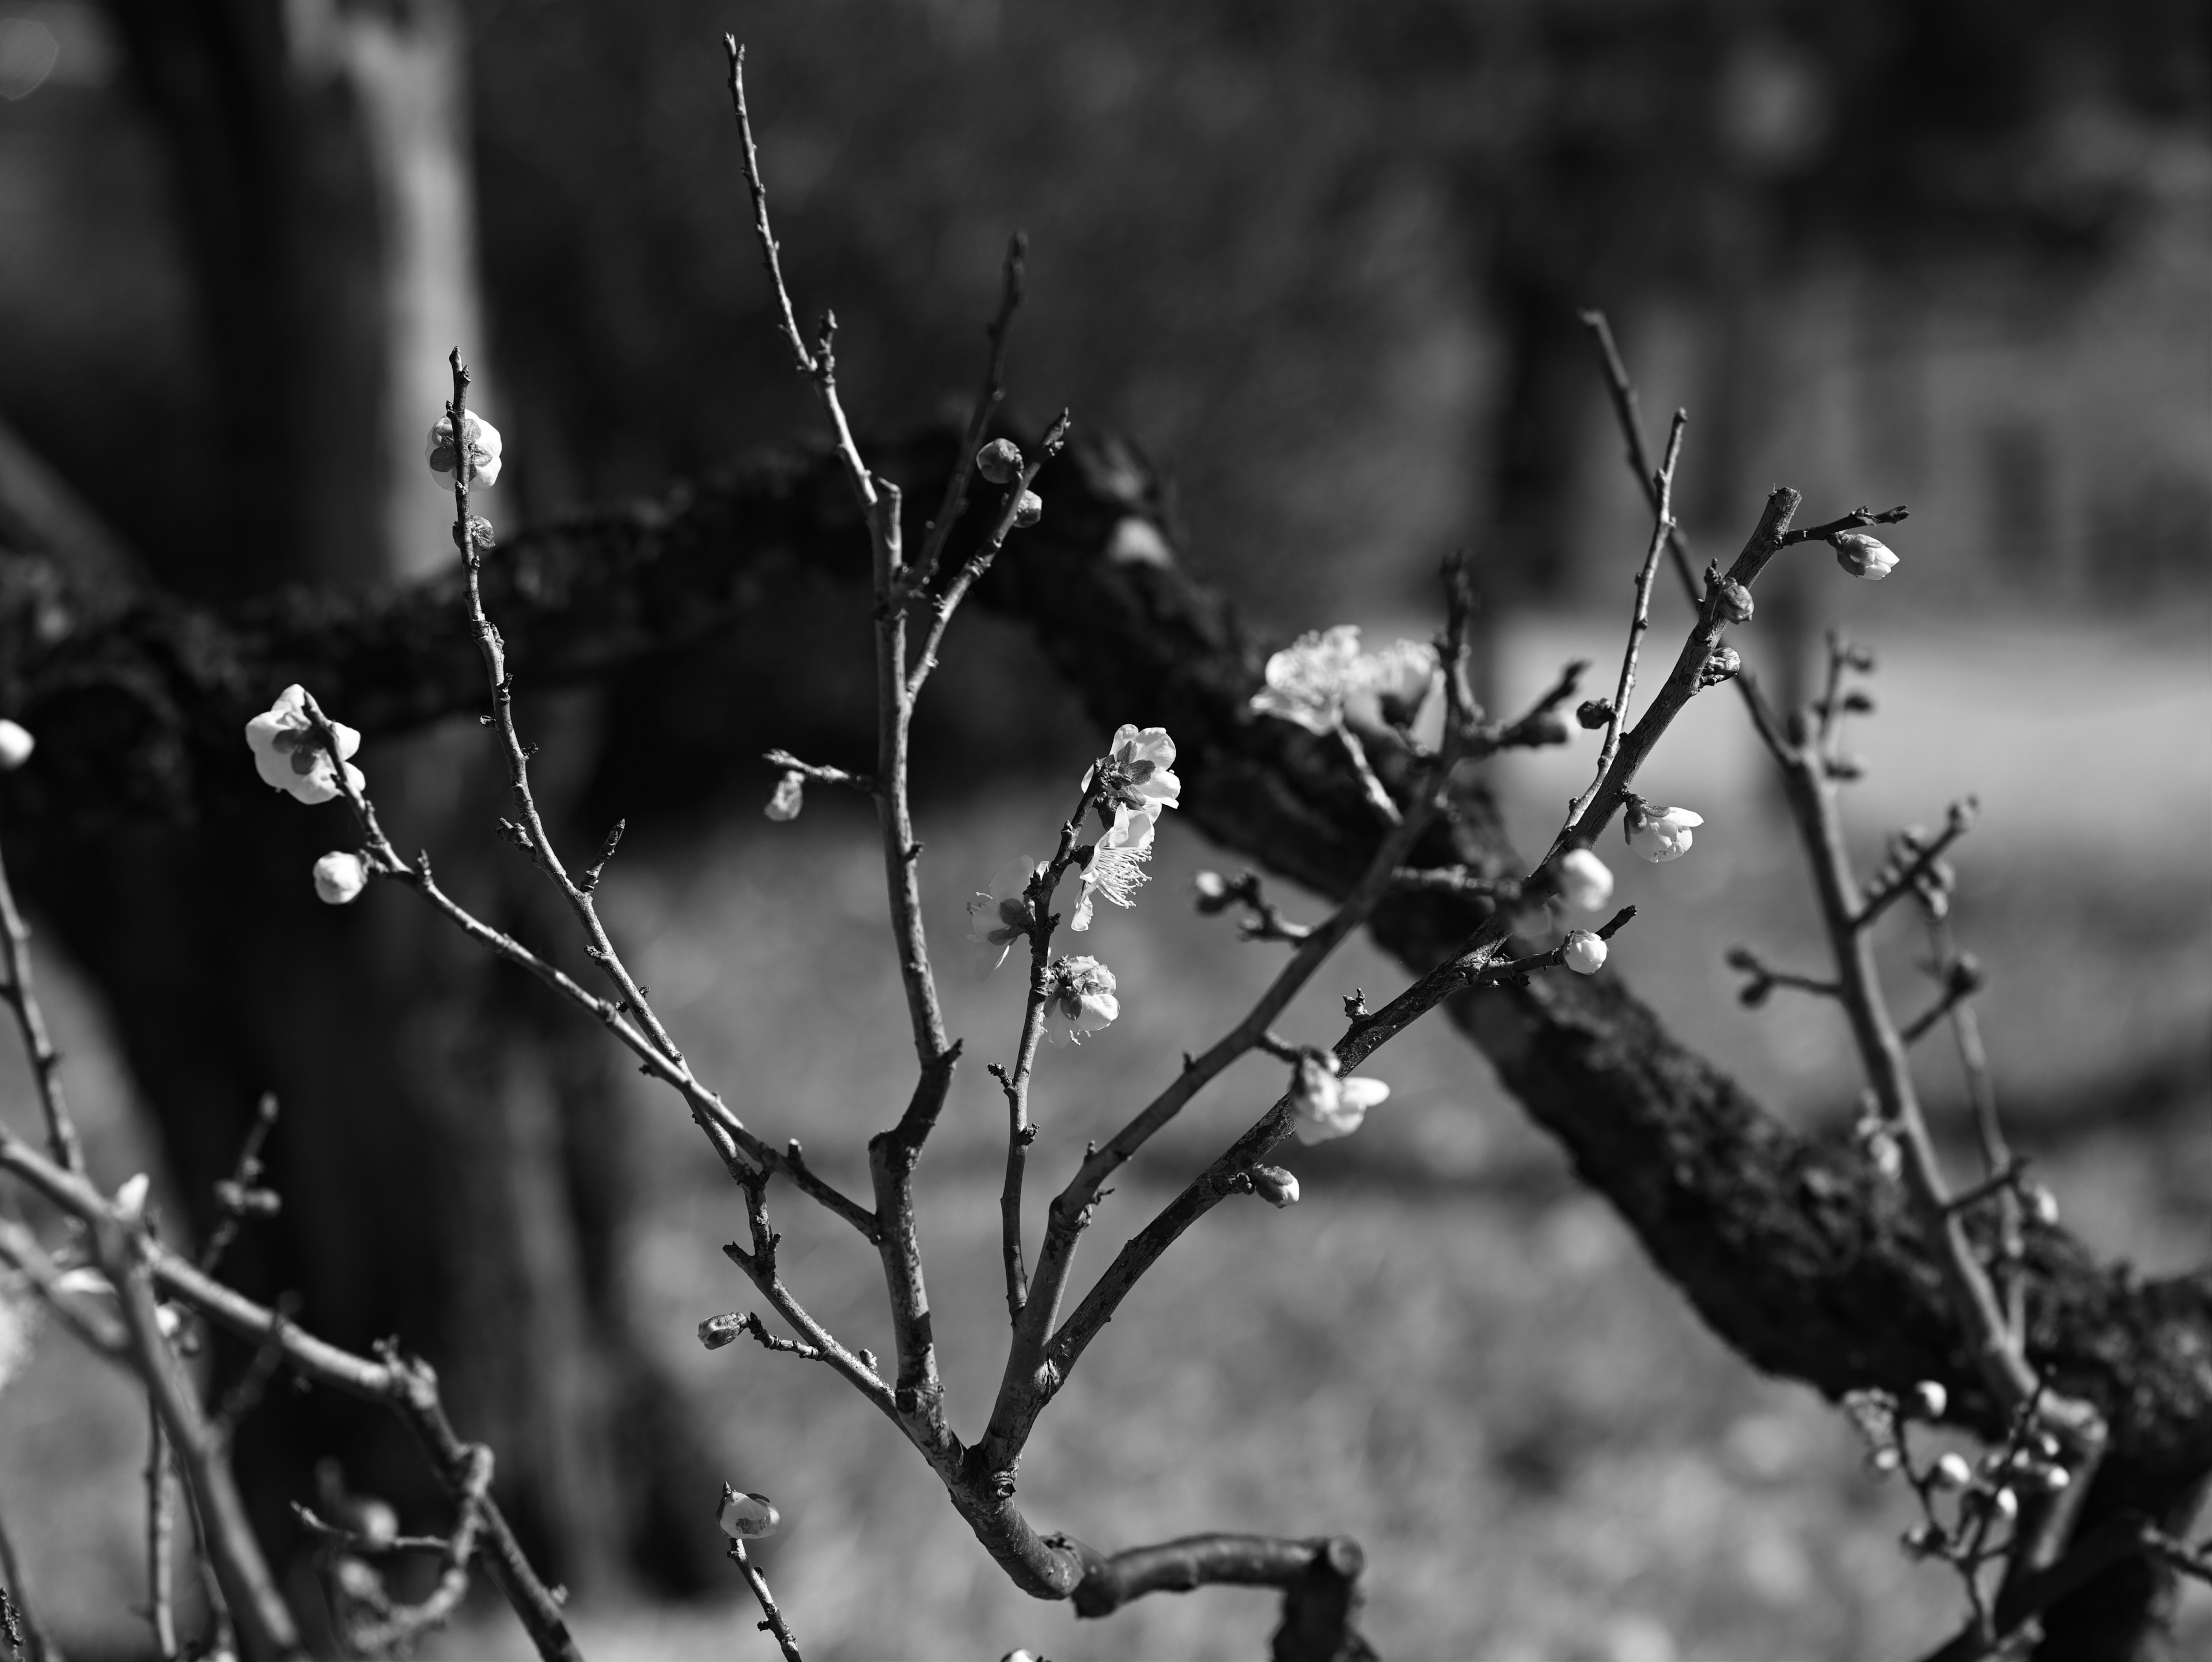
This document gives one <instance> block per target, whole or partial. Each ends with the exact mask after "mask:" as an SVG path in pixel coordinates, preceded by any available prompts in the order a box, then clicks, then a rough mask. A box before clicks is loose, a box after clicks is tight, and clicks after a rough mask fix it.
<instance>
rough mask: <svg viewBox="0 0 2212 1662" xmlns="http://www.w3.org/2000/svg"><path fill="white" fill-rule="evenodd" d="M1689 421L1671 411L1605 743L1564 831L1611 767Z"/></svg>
mask: <svg viewBox="0 0 2212 1662" xmlns="http://www.w3.org/2000/svg"><path fill="white" fill-rule="evenodd" d="M1689 419H1690V418H1689V417H1688V416H1687V415H1686V413H1685V412H1683V411H1680V410H1677V411H1675V412H1674V424H1673V425H1672V426H1671V427H1669V428H1668V430H1667V456H1666V460H1664V461H1662V462H1661V463H1660V465H1659V472H1657V473H1656V474H1655V475H1654V476H1653V479H1652V495H1653V496H1654V498H1655V505H1654V507H1653V509H1652V515H1653V517H1652V524H1651V542H1650V547H1649V548H1648V549H1647V550H1646V551H1645V552H1644V563H1643V564H1642V565H1641V566H1639V567H1638V569H1637V573H1636V606H1635V608H1634V610H1633V611H1632V612H1630V613H1629V618H1628V642H1627V644H1626V646H1624V647H1623V648H1621V654H1620V685H1619V686H1618V688H1617V689H1616V690H1615V691H1614V693H1613V708H1612V710H1611V713H1610V714H1609V715H1607V717H1606V723H1605V742H1604V743H1603V744H1601V746H1599V747H1598V752H1597V771H1596V773H1595V776H1593V777H1592V778H1591V780H1590V782H1589V789H1587V790H1585V791H1584V792H1583V794H1581V795H1580V796H1578V797H1577V798H1576V799H1575V805H1574V807H1573V808H1572V809H1571V810H1570V811H1569V813H1568V814H1567V827H1568V830H1569V831H1572V830H1573V828H1574V827H1575V826H1576V825H1578V824H1579V823H1580V822H1581V820H1582V817H1583V810H1584V809H1586V808H1588V807H1589V805H1590V801H1591V799H1592V798H1593V797H1595V795H1596V794H1597V793H1598V788H1599V787H1600V786H1601V785H1603V784H1604V783H1605V776H1606V774H1607V771H1608V770H1611V768H1612V766H1613V758H1614V757H1616V756H1618V755H1619V754H1620V734H1621V730H1622V728H1624V727H1626V724H1627V721H1628V711H1629V708H1630V705H1631V703H1632V700H1633V699H1634V697H1635V696H1636V658H1637V654H1638V650H1639V649H1640V648H1641V647H1642V646H1643V644H1644V631H1645V630H1648V629H1649V628H1650V627H1651V580H1652V578H1653V577H1655V576H1656V575H1658V570H1659V552H1660V551H1661V550H1662V549H1663V548H1664V547H1666V545H1667V533H1668V532H1669V531H1670V530H1672V529H1673V528H1674V465H1675V463H1677V462H1678V461H1680V460H1681V455H1682V429H1684V428H1685V427H1686V426H1687V425H1688V424H1689Z"/></svg>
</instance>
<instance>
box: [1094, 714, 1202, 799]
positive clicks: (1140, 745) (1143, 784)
mask: <svg viewBox="0 0 2212 1662" xmlns="http://www.w3.org/2000/svg"><path fill="white" fill-rule="evenodd" d="M1175 759H1176V744H1175V740H1172V739H1170V738H1169V737H1168V730H1167V729H1166V728H1138V727H1135V726H1133V725H1132V724H1131V723H1129V722H1127V721H1124V722H1123V723H1122V724H1121V726H1120V727H1118V728H1115V730H1114V742H1113V743H1112V744H1111V745H1110V746H1108V747H1107V755H1106V761H1105V766H1104V770H1103V776H1101V777H1100V778H1099V779H1098V780H1097V785H1098V797H1099V800H1100V801H1102V802H1103V803H1105V804H1106V806H1107V807H1121V808H1134V809H1135V810H1137V812H1139V813H1149V814H1151V815H1152V817H1153V818H1154V819H1158V817H1159V813H1160V810H1161V809H1163V808H1172V807H1176V806H1178V803H1179V799H1180V798H1181V797H1182V780H1180V779H1178V778H1176V776H1175Z"/></svg>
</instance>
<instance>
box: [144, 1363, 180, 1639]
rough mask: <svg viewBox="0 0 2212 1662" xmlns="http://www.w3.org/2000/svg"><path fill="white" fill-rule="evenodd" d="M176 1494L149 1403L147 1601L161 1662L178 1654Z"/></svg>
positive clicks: (164, 1441) (156, 1414)
mask: <svg viewBox="0 0 2212 1662" xmlns="http://www.w3.org/2000/svg"><path fill="white" fill-rule="evenodd" d="M173 1502H174V1496H173V1494H172V1493H171V1490H170V1487H169V1439H168V1436H167V1433H165V1432H164V1431H163V1430H162V1429H161V1410H160V1409H157V1408H156V1407H155V1405H154V1403H153V1401H152V1399H151V1398H150V1397H149V1399H148V1401H147V1403H146V1603H147V1612H146V1614H147V1620H148V1621H149V1622H151V1623H152V1624H153V1629H154V1651H155V1654H156V1655H157V1656H159V1657H160V1658H161V1662H172V1659H173V1658H174V1657H175V1655H176V1654H177V1610H176V1587H175V1577H174V1574H173V1568H174V1567H173V1564H172V1562H171V1560H170V1552H171V1548H172V1545H173V1537H174V1536H175V1533H176V1519H177V1514H176V1511H175V1507H174V1504H173Z"/></svg>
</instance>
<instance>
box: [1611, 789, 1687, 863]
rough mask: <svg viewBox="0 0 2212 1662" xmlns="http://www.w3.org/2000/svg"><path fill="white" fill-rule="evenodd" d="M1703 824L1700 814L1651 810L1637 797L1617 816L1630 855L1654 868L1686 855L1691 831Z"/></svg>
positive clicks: (1650, 807)
mask: <svg viewBox="0 0 2212 1662" xmlns="http://www.w3.org/2000/svg"><path fill="white" fill-rule="evenodd" d="M1704 824H1705V816H1704V815H1703V814H1698V813H1691V812H1690V810H1689V809H1687V808H1662V807H1654V806H1653V805H1652V804H1650V803H1649V802H1646V801H1644V799H1643V798H1642V797H1640V796H1638V797H1632V798H1630V799H1629V802H1628V806H1627V807H1626V809H1625V810H1624V811H1623V813H1622V814H1621V819H1620V830H1621V835H1622V836H1624V837H1626V838H1627V839H1628V846H1629V849H1630V850H1631V851H1632V852H1633V853H1634V854H1635V855H1637V856H1638V858H1640V859H1644V860H1649V861H1651V862H1652V863H1653V864H1654V865H1658V864H1661V863H1662V862H1664V861H1668V860H1680V858H1681V857H1682V856H1683V855H1686V854H1687V853H1689V851H1690V844H1691V843H1692V842H1693V841H1694V840H1695V838H1694V837H1692V829H1693V828H1694V827H1696V826H1699V825H1704Z"/></svg>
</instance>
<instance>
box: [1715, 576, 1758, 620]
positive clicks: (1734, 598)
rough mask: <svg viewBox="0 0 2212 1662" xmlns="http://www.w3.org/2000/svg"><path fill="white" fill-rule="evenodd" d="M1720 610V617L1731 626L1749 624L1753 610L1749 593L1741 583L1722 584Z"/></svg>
mask: <svg viewBox="0 0 2212 1662" xmlns="http://www.w3.org/2000/svg"><path fill="white" fill-rule="evenodd" d="M1720 610H1721V616H1722V617H1723V618H1726V619H1727V620H1728V621H1729V622H1730V623H1732V624H1747V623H1749V622H1750V621H1751V614H1752V610H1753V607H1752V603H1751V591H1750V590H1749V589H1747V588H1746V587H1744V586H1743V585H1742V584H1741V583H1738V582H1726V583H1723V584H1722V585H1721V607H1720Z"/></svg>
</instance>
